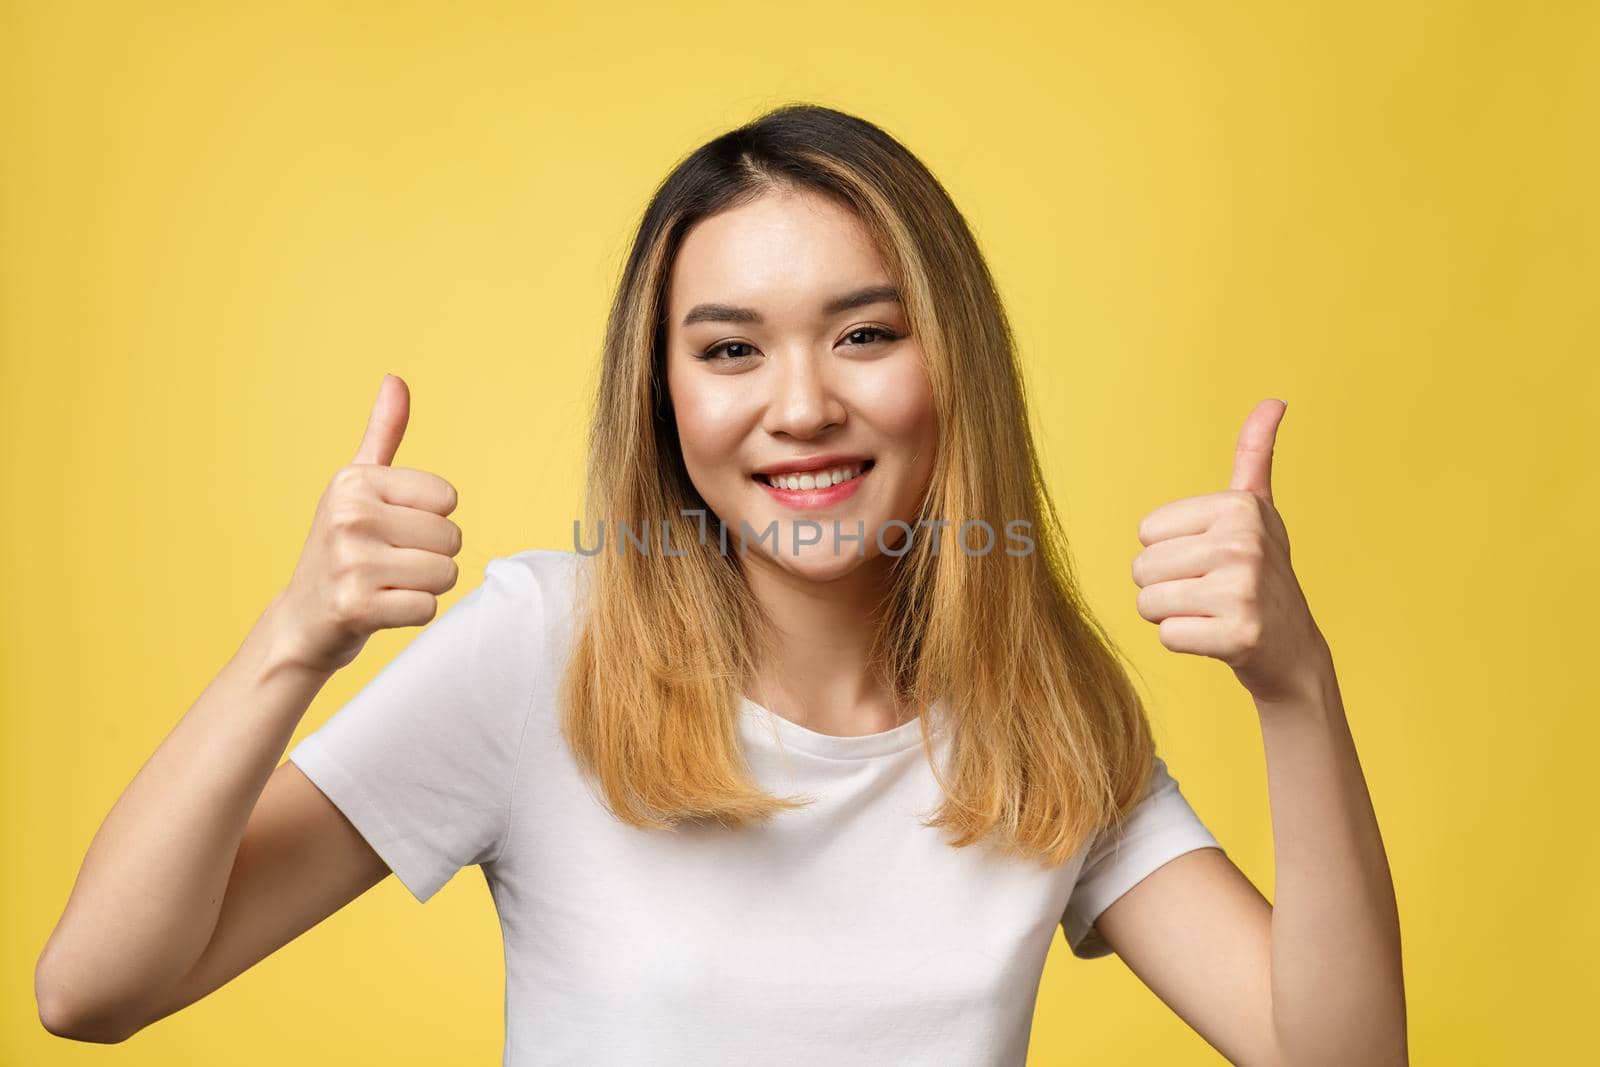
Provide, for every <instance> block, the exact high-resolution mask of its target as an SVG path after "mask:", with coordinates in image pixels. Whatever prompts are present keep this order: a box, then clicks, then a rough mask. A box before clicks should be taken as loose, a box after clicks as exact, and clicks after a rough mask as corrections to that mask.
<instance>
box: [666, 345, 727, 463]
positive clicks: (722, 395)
mask: <svg viewBox="0 0 1600 1067" xmlns="http://www.w3.org/2000/svg"><path fill="white" fill-rule="evenodd" d="M667 380H668V383H669V387H670V388H671V391H672V410H673V412H674V414H675V416H676V418H677V426H678V441H679V444H680V446H681V447H682V448H683V456H684V461H685V462H686V463H687V464H688V466H689V469H690V471H691V473H702V472H705V473H714V472H712V471H709V470H708V468H710V467H712V466H714V465H715V464H716V463H717V461H718V460H720V459H725V458H726V457H727V456H728V455H730V454H731V453H732V452H733V448H734V446H735V445H737V444H738V442H739V441H740V439H741V437H742V436H743V433H744V429H743V427H744V425H745V423H746V421H747V420H746V418H745V415H744V412H743V410H742V407H741V402H740V399H739V395H738V391H737V390H734V389H729V388H726V387H725V384H726V383H720V382H716V381H699V380H696V376H695V375H693V374H678V373H674V372H672V371H670V370H669V372H668V375H667ZM719 386H722V387H719Z"/></svg>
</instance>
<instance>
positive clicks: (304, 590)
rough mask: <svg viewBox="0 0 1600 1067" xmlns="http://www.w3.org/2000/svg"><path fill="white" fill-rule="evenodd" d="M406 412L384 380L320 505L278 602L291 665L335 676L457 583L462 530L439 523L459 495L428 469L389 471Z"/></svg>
mask: <svg viewBox="0 0 1600 1067" xmlns="http://www.w3.org/2000/svg"><path fill="white" fill-rule="evenodd" d="M410 409H411V394H410V391H409V390H408V389H407V388H406V383H405V382H404V381H402V380H401V379H400V378H398V377H395V376H394V375H392V374H386V375H384V378H383V384H382V385H380V386H379V388H378V399H377V401H376V402H375V403H374V404H373V406H372V414H371V416H370V418H369V419H368V421H367V431H366V435H365V436H364V437H363V438H362V439H361V447H360V449H358V450H357V452H356V456H355V460H354V462H352V463H351V464H350V465H349V466H347V467H341V468H340V469H339V470H338V471H336V472H335V473H334V475H333V478H332V480H330V481H329V483H328V487H327V489H325V490H324V491H323V494H322V499H321V501H320V502H319V503H318V504H317V512H316V517H315V518H314V519H313V520H312V523H311V533H310V534H309V535H308V536H307V537H306V544H305V548H304V549H303V550H302V551H301V554H300V560H299V562H298V563H297V564H296V565H295V569H294V576H293V577H292V578H291V579H290V580H289V585H288V588H287V589H285V590H284V592H283V593H282V594H280V596H279V597H278V601H277V605H276V607H277V610H278V611H279V612H281V614H282V620H281V621H282V623H283V626H284V629H285V632H286V633H287V634H289V635H290V636H289V639H288V644H289V645H290V649H289V651H288V652H287V655H288V657H289V659H290V660H291V661H292V662H294V663H296V664H299V665H302V666H305V667H309V668H312V669H316V670H321V671H327V672H330V673H331V672H333V671H336V670H338V669H339V668H340V667H343V666H345V665H346V664H348V663H349V662H350V661H351V660H353V659H355V658H356V655H357V654H358V653H360V651H361V649H362V648H363V647H364V646H365V645H366V643H367V638H369V637H371V636H372V634H373V633H374V632H375V631H377V630H383V629H389V628H393V627H400V626H421V625H423V624H425V623H427V622H428V621H429V620H431V619H432V618H433V617H434V615H435V613H436V612H437V611H438V594H440V593H443V592H445V591H446V590H448V589H450V588H451V587H452V586H454V585H455V584H456V578H457V567H456V562H455V560H454V559H452V558H451V557H453V556H454V555H455V554H456V553H457V552H460V551H461V528H460V527H459V526H457V525H456V524H455V523H453V522H451V521H450V520H449V519H448V518H445V516H447V515H449V514H450V513H451V512H452V511H454V510H455V508H456V490H455V487H454V486H452V485H451V484H450V483H449V482H447V481H445V480H444V479H443V478H441V477H439V476H438V475H436V474H430V473H428V472H427V471H421V470H412V469H410V468H406V467H391V466H390V465H389V464H390V462H391V461H392V460H393V459H394V454H395V451H396V450H397V449H398V448H399V447H400V438H401V436H402V435H403V434H404V433H405V429H406V421H407V419H408V418H409V415H410Z"/></svg>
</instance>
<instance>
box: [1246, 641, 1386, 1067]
mask: <svg viewBox="0 0 1600 1067" xmlns="http://www.w3.org/2000/svg"><path fill="white" fill-rule="evenodd" d="M1257 710H1258V712H1259V713H1260V718H1261V730H1262V740H1263V745H1264V748H1265V751H1266V762H1267V787H1268V793H1269V796H1270V801H1271V809H1272V834H1273V842H1274V851H1275V854H1276V891H1275V900H1274V902H1273V915H1272V1005H1273V1019H1274V1024H1275V1028H1276V1031H1277V1035H1278V1039H1279V1042H1280V1047H1281V1051H1282V1053H1283V1060H1284V1062H1285V1063H1288V1064H1294V1065H1296V1067H1299V1065H1302V1064H1341V1065H1351V1064H1404V1063H1406V1062H1408V1061H1407V1052H1406V1047H1407V1043H1406V1008H1405V989H1404V981H1403V977H1402V968H1401V951H1400V920H1399V913H1398V910H1397V908H1396V904H1395V894H1394V884H1393V881H1392V879H1391V877H1390V873H1389V863H1388V858H1387V857H1386V855H1385V853H1384V848H1383V839H1382V836H1381V835H1380V833H1379V829H1378V820H1377V816H1376V814H1375V813H1374V811H1373V807H1372V799H1371V796H1370V795H1369V793H1368V790H1367V784H1366V779H1365V777H1364V776H1363V774H1362V772H1361V763H1360V760H1359V759H1358V757H1357V755H1356V747H1355V741H1354V739H1353V738H1352V736H1351V734H1350V728H1349V723H1348V721H1347V719H1346V718H1345V712H1344V705H1343V702H1342V699H1341V697H1340V694H1339V685H1338V680H1337V678H1336V676H1335V674H1334V669H1333V660H1332V656H1331V655H1330V654H1328V653H1327V649H1326V646H1325V645H1324V646H1322V647H1321V648H1320V649H1319V655H1318V657H1317V662H1316V663H1315V665H1314V666H1313V668H1312V669H1311V670H1310V671H1309V673H1308V674H1307V685H1306V686H1305V688H1304V690H1303V693H1302V695H1301V696H1299V697H1296V698H1293V699H1288V700H1285V701H1282V702H1279V703H1274V704H1264V703H1262V702H1260V701H1258V702H1257Z"/></svg>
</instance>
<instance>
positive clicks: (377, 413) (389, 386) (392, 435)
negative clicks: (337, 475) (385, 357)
mask: <svg viewBox="0 0 1600 1067" xmlns="http://www.w3.org/2000/svg"><path fill="white" fill-rule="evenodd" d="M410 417H411V390H409V389H407V388H406V383H405V380H404V379H402V378H400V377H398V376H396V375H393V374H385V375H384V376H383V382H382V384H380V385H379V386H378V399H377V400H376V401H374V402H373V404H372V414H371V415H370V416H368V417H367V432H366V434H365V435H364V436H363V437H362V438H361V447H360V448H358V449H357V450H356V458H355V460H354V461H353V462H355V463H378V464H381V465H383V466H385V467H387V466H388V465H389V464H390V463H392V462H394V454H395V452H396V451H398V450H399V448H400V438H402V437H403V436H405V432H406V420H407V419H409V418H410Z"/></svg>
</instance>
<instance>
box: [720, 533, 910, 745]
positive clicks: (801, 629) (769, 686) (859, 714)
mask: <svg viewBox="0 0 1600 1067" xmlns="http://www.w3.org/2000/svg"><path fill="white" fill-rule="evenodd" d="M892 562H893V561H892V560H890V559H888V558H887V557H883V556H878V557H875V558H873V559H870V560H867V561H866V562H865V563H863V564H862V565H861V566H860V567H857V568H856V569H855V570H853V571H851V572H850V573H849V574H847V575H845V576H843V577H841V578H838V579H835V580H834V581H829V582H817V581H811V580H810V579H807V578H804V577H801V576H800V575H797V574H793V573H791V572H790V571H787V570H785V569H784V568H783V567H782V566H781V565H780V564H778V563H776V562H774V561H773V560H770V559H767V558H765V557H764V556H751V557H749V558H748V559H747V560H746V563H745V569H744V573H745V578H746V580H747V581H748V582H749V584H750V590H751V592H752V593H753V594H754V595H755V597H756V600H757V601H758V602H759V603H760V604H761V606H762V607H763V608H764V609H765V610H766V613H767V617H768V618H770V619H771V620H772V622H773V626H774V628H775V630H776V637H777V641H776V644H775V651H774V654H773V655H772V656H771V657H770V658H768V659H766V660H763V661H762V662H760V663H758V665H757V673H756V677H755V678H754V679H751V680H750V681H749V683H748V689H747V692H746V695H747V696H748V697H749V698H750V699H751V700H753V701H755V702H756V703H757V704H760V705H761V706H763V707H765V708H767V709H768V710H770V711H772V712H774V713H775V714H778V715H781V716H783V717H784V718H786V719H789V720H790V721H792V722H796V723H798V724H800V725H801V726H805V727H807V728H808V729H811V730H815V731H817V732H818V733H824V734H834V735H836V736H841V737H858V736H861V735H863V734H874V733H881V732H882V731H884V730H888V729H891V728H893V727H894V726H896V725H898V724H899V723H900V722H901V721H903V720H904V719H905V718H906V717H907V713H906V712H904V711H902V710H901V709H899V708H898V707H897V706H896V705H897V702H896V700H895V698H894V694H893V691H892V689H891V688H890V686H889V685H888V684H887V681H886V680H885V679H883V678H881V677H880V676H879V674H878V672H877V671H876V670H875V669H873V665H872V664H870V663H869V662H868V660H867V653H868V649H869V647H870V646H871V643H872V636H873V630H874V628H875V625H876V620H877V614H878V611H879V609H880V605H881V603H882V601H883V597H884V594H885V593H886V592H887V590H888V579H889V569H890V565H891V564H892Z"/></svg>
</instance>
